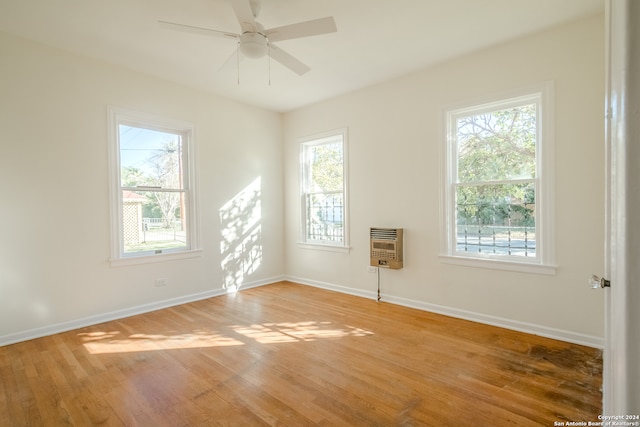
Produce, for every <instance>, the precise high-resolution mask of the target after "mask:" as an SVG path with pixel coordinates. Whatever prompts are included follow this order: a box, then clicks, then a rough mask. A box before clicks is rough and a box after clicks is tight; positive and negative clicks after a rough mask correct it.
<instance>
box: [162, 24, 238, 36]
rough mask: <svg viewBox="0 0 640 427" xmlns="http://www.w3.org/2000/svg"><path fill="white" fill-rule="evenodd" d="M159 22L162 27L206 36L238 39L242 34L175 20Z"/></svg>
mask: <svg viewBox="0 0 640 427" xmlns="http://www.w3.org/2000/svg"><path fill="white" fill-rule="evenodd" d="M158 24H160V26H161V27H164V28H168V29H170V30H177V31H184V32H187V33H193V34H204V35H205V36H214V37H224V38H227V39H234V40H237V39H238V37H240V34H234V33H227V32H224V31H218V30H212V29H209V28H203V27H194V26H193V25H184V24H176V23H175V22H167V21H158Z"/></svg>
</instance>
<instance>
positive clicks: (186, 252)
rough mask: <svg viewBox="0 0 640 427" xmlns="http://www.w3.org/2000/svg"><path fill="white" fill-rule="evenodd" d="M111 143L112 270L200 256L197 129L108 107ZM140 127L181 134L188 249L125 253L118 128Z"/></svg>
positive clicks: (175, 121)
mask: <svg viewBox="0 0 640 427" xmlns="http://www.w3.org/2000/svg"><path fill="white" fill-rule="evenodd" d="M107 110H108V121H109V132H108V143H109V150H108V153H109V183H110V185H109V192H110V214H111V216H110V218H111V257H110V259H109V261H110V263H111V266H113V267H118V266H125V265H135V264H145V263H155V262H164V261H170V260H176V259H185V258H193V257H197V256H201V252H202V251H201V249H200V247H199V241H200V238H199V234H198V230H199V228H200V227H199V224H198V215H197V195H196V173H195V157H196V156H195V125H194V124H192V123H189V122H184V121H179V120H173V119H167V118H164V117H160V116H156V115H153V114H147V113H142V112H138V111H132V110H127V109H122V108H117V107H111V106H110V107H108V108H107ZM121 124H123V125H128V126H137V127H141V128H146V129H152V130H158V131H165V132H168V133H174V134H180V135H181V137H182V144H183V156H184V158H185V159H184V160H183V163H182V165H183V179H184V183H183V188H184V190H185V193H186V195H187V197H186V200H187V203H186V208H187V218H186V220H187V223H186V230H185V231H186V235H187V246H186V247H185V248H179V249H167V250H162V252H159V253H155V252H154V253H151V252H141V253H125V252H124V239H123V221H122V190H123V188H122V186H121V182H120V174H121V172H120V132H119V126H120V125H121Z"/></svg>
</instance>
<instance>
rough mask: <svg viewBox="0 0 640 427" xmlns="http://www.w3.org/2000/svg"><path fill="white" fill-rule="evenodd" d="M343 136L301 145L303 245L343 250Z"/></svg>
mask: <svg viewBox="0 0 640 427" xmlns="http://www.w3.org/2000/svg"><path fill="white" fill-rule="evenodd" d="M345 165H346V150H345V132H343V131H341V132H339V133H336V134H329V135H327V136H320V137H313V138H311V139H308V140H305V142H303V143H302V218H303V221H302V223H303V230H302V233H303V241H304V242H305V243H312V244H322V245H329V246H342V247H344V246H347V232H346V230H347V219H346V167H345Z"/></svg>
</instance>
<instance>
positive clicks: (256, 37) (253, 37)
mask: <svg viewBox="0 0 640 427" xmlns="http://www.w3.org/2000/svg"><path fill="white" fill-rule="evenodd" d="M240 52H242V54H243V55H244V56H246V57H247V58H253V59H257V58H262V57H263V56H265V55H266V54H267V37H265V35H264V34H260V33H244V34H242V35H241V36H240Z"/></svg>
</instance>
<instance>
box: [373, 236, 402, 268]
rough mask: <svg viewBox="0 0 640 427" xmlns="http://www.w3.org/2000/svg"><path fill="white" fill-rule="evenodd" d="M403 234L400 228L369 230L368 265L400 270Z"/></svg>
mask: <svg viewBox="0 0 640 427" xmlns="http://www.w3.org/2000/svg"><path fill="white" fill-rule="evenodd" d="M403 234H404V233H403V229H402V228H371V229H370V230H369V237H370V249H371V251H370V255H371V261H370V265H372V266H375V267H383V268H391V269H394V270H397V269H400V268H402V267H403V259H402V258H403V256H402V252H403V251H402V245H403V242H402V239H403Z"/></svg>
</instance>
